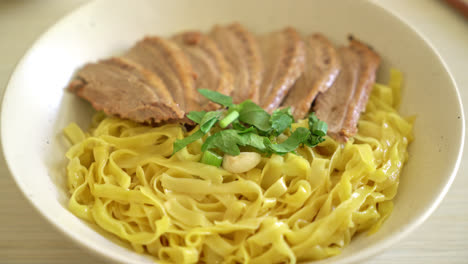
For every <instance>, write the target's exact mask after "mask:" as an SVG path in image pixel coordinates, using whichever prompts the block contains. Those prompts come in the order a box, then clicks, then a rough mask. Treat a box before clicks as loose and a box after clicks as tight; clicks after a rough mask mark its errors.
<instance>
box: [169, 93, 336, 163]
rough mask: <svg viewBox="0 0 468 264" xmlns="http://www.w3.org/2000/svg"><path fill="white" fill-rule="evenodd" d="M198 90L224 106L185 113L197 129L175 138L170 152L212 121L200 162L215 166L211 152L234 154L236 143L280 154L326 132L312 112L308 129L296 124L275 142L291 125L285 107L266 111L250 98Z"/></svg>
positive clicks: (319, 138)
mask: <svg viewBox="0 0 468 264" xmlns="http://www.w3.org/2000/svg"><path fill="white" fill-rule="evenodd" d="M198 91H199V92H200V94H202V95H203V96H204V97H206V98H207V99H209V100H210V101H212V102H214V103H217V104H220V105H222V106H224V109H222V110H218V111H210V112H206V111H191V112H190V113H188V115H187V118H189V119H190V120H192V121H193V122H195V123H197V124H198V125H199V129H198V130H197V131H196V132H195V133H193V134H192V135H190V136H188V137H186V138H184V139H180V140H176V141H175V142H174V151H173V153H176V152H177V151H179V150H181V149H183V148H184V147H186V146H187V145H188V144H190V143H192V142H194V141H196V140H198V139H200V138H202V137H203V136H205V135H206V134H207V133H208V132H210V131H212V128H213V127H215V126H216V125H217V129H215V130H213V131H216V132H214V133H212V134H211V135H210V136H208V137H207V138H206V140H205V142H204V143H203V145H202V151H203V153H204V158H203V159H202V162H203V161H205V163H210V164H211V163H212V164H211V165H215V166H219V165H220V164H221V163H220V161H219V159H218V158H216V157H217V156H216V154H214V153H215V152H216V153H225V154H229V155H232V156H236V155H239V154H240V149H239V147H250V148H253V149H255V150H257V151H258V152H260V153H265V154H268V155H270V154H279V155H284V154H286V153H288V152H292V151H294V150H296V149H297V148H298V147H299V146H301V145H306V146H309V147H315V146H317V145H318V144H319V143H321V142H323V141H324V140H325V139H324V138H323V137H324V136H325V135H326V134H327V128H328V127H327V124H326V123H325V122H323V121H321V120H319V119H318V118H317V116H316V115H315V113H313V112H312V113H311V114H310V115H309V118H308V125H309V128H308V129H307V128H304V127H298V128H297V129H296V130H294V131H292V133H290V136H289V137H288V138H287V139H286V140H285V141H283V142H281V143H277V142H276V140H277V137H278V136H279V135H281V134H283V133H284V132H285V131H286V130H287V129H291V124H292V123H293V122H294V118H293V116H292V114H291V109H290V108H289V107H288V108H284V109H276V110H275V111H274V112H273V113H272V114H271V115H270V114H268V113H267V112H266V111H265V110H263V108H261V107H260V106H258V105H257V104H255V103H254V102H252V101H250V100H246V101H244V102H242V103H240V104H234V103H233V101H232V98H231V97H229V96H226V95H223V94H221V93H218V92H216V91H212V90H207V89H199V90H198ZM213 151H214V152H213ZM211 161H213V162H211ZM214 161H216V162H214Z"/></svg>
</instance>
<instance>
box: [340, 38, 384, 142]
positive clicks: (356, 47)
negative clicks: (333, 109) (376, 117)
mask: <svg viewBox="0 0 468 264" xmlns="http://www.w3.org/2000/svg"><path fill="white" fill-rule="evenodd" d="M350 41H351V43H350V46H349V47H350V49H351V50H353V51H354V52H356V53H357V54H358V55H359V58H360V64H359V71H360V74H359V79H358V83H357V85H356V90H355V91H354V96H353V98H351V102H350V105H349V108H348V112H347V113H346V117H345V119H344V124H343V129H342V134H343V135H344V136H345V137H351V136H353V135H354V134H356V133H357V123H358V121H359V117H360V116H361V113H362V112H364V110H366V105H367V101H368V100H369V96H370V94H371V91H372V87H373V86H374V83H375V76H376V73H377V69H378V68H379V65H380V56H379V55H378V54H377V53H376V52H374V51H373V50H372V49H370V48H369V47H368V46H367V45H365V44H364V43H362V42H359V41H358V40H356V39H353V38H352V37H350Z"/></svg>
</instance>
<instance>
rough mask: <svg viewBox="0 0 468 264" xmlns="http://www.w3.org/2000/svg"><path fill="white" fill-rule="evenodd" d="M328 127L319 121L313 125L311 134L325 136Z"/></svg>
mask: <svg viewBox="0 0 468 264" xmlns="http://www.w3.org/2000/svg"><path fill="white" fill-rule="evenodd" d="M327 129H328V125H327V123H325V122H323V121H322V120H319V121H318V122H316V123H314V124H313V126H312V133H313V134H315V135H317V136H322V137H323V136H325V135H326V134H327Z"/></svg>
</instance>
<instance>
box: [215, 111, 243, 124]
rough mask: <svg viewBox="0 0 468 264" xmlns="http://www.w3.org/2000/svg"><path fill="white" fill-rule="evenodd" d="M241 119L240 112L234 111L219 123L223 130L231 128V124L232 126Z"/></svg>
mask: <svg viewBox="0 0 468 264" xmlns="http://www.w3.org/2000/svg"><path fill="white" fill-rule="evenodd" d="M238 117H239V112H237V111H232V112H231V113H229V114H228V115H227V116H226V117H224V118H223V119H221V121H219V126H220V127H221V128H226V127H227V126H229V124H231V123H232V122H234V121H235V120H237V118H238Z"/></svg>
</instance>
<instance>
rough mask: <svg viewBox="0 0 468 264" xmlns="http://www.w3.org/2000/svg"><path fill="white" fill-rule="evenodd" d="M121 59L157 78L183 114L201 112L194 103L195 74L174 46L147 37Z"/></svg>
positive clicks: (156, 38) (160, 39) (166, 41)
mask: <svg viewBox="0 0 468 264" xmlns="http://www.w3.org/2000/svg"><path fill="white" fill-rule="evenodd" d="M123 57H125V58H127V59H129V60H132V61H134V62H135V63H138V64H140V65H142V66H143V67H144V68H146V69H147V70H149V71H151V72H153V73H155V74H156V75H158V76H159V77H160V78H161V80H163V82H164V84H165V85H166V87H168V90H169V92H170V93H171V95H172V97H173V98H174V101H176V102H177V103H178V104H179V106H180V108H181V109H182V110H183V111H185V112H189V111H192V110H199V109H200V106H199V105H198V103H197V100H196V98H197V92H196V91H195V78H196V74H195V72H194V71H193V69H192V65H191V64H190V62H189V59H188V58H187V57H186V56H185V54H184V52H183V51H182V50H181V49H180V47H179V46H178V45H177V44H176V43H174V42H173V41H171V40H167V39H163V38H159V37H146V38H144V39H143V40H141V41H139V42H138V43H137V44H136V45H135V46H134V47H133V48H131V49H130V50H129V51H128V52H127V53H126V54H125V55H124V56H123Z"/></svg>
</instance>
